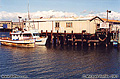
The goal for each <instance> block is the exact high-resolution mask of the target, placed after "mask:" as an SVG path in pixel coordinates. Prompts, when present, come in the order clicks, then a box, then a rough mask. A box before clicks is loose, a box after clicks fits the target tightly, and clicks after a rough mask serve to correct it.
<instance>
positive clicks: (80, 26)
mask: <svg viewBox="0 0 120 79" xmlns="http://www.w3.org/2000/svg"><path fill="white" fill-rule="evenodd" d="M101 22H104V21H103V20H102V19H101V18H100V17H98V16H96V17H86V18H85V17H82V18H80V17H71V18H66V17H64V18H39V19H31V20H30V21H27V22H26V28H27V29H30V28H29V27H31V28H35V29H38V30H39V31H41V30H43V32H46V30H47V31H48V32H51V30H52V31H53V32H57V30H58V31H59V32H60V33H63V32H64V31H66V33H71V31H73V32H74V33H82V31H83V30H85V31H86V32H87V33H91V34H93V33H95V32H96V30H97V29H99V28H100V23H101Z"/></svg>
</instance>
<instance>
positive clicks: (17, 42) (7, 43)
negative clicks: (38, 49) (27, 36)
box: [0, 40, 35, 47]
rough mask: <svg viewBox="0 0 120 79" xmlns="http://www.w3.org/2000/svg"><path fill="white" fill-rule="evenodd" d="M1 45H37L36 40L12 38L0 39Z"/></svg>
mask: <svg viewBox="0 0 120 79" xmlns="http://www.w3.org/2000/svg"><path fill="white" fill-rule="evenodd" d="M0 41H1V45H7V46H15V47H35V41H34V40H29V41H28V40H27V41H12V40H0Z"/></svg>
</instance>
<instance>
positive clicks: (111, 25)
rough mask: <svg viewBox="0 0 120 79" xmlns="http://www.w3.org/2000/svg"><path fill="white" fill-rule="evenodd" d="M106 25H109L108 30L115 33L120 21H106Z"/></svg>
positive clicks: (119, 26)
mask: <svg viewBox="0 0 120 79" xmlns="http://www.w3.org/2000/svg"><path fill="white" fill-rule="evenodd" d="M102 20H103V21H104V22H107V19H105V18H102ZM108 23H109V24H110V28H111V30H112V31H116V30H118V29H120V21H119V20H110V19H108Z"/></svg>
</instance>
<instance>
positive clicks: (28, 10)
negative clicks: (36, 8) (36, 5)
mask: <svg viewBox="0 0 120 79" xmlns="http://www.w3.org/2000/svg"><path fill="white" fill-rule="evenodd" d="M28 23H29V26H28V30H29V27H30V13H29V0H28Z"/></svg>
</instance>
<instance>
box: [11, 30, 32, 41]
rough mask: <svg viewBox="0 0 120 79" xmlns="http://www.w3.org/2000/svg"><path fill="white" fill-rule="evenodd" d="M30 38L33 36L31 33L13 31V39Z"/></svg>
mask: <svg viewBox="0 0 120 79" xmlns="http://www.w3.org/2000/svg"><path fill="white" fill-rule="evenodd" d="M30 38H32V34H31V33H24V32H16V33H11V39H12V40H27V39H30Z"/></svg>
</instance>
